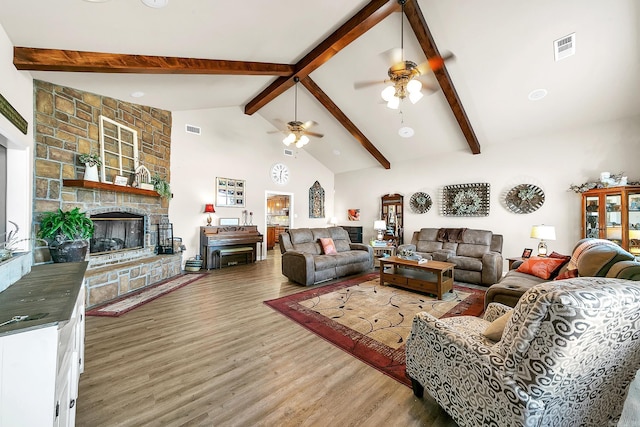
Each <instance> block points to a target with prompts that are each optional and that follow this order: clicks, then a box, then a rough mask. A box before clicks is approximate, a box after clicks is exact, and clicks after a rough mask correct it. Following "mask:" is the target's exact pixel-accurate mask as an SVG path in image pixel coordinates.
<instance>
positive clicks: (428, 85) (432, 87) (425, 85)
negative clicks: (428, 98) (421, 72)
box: [415, 78, 440, 93]
mask: <svg viewBox="0 0 640 427" xmlns="http://www.w3.org/2000/svg"><path fill="white" fill-rule="evenodd" d="M415 80H418V81H419V82H420V83H422V89H424V90H425V91H426V92H429V93H434V92H437V91H438V90H440V86H438V85H436V84H435V83H433V82H431V81H426V80H425V79H424V78H415Z"/></svg>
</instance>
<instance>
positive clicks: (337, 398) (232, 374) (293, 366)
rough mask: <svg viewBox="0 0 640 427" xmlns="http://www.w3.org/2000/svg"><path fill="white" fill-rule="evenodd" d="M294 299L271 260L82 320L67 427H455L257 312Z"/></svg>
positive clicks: (274, 316)
mask: <svg viewBox="0 0 640 427" xmlns="http://www.w3.org/2000/svg"><path fill="white" fill-rule="evenodd" d="M303 289H306V288H304V287H302V286H299V285H295V284H292V283H290V282H288V281H287V279H286V278H285V277H284V276H282V274H281V270H280V255H279V253H278V252H274V251H269V256H268V258H267V260H264V261H259V262H257V263H255V264H252V265H246V266H245V265H242V266H235V267H229V268H223V269H221V270H215V271H212V272H210V273H209V274H207V277H205V278H203V279H201V280H198V281H196V282H194V283H192V284H189V285H187V286H185V287H183V288H181V289H178V290H177V291H174V292H172V293H170V294H168V295H165V296H163V297H161V298H159V299H157V300H155V301H152V302H150V303H148V304H146V305H144V306H142V307H139V308H137V309H135V310H133V311H131V312H129V313H126V314H125V315H123V316H121V317H119V318H108V317H91V316H89V317H87V318H86V338H85V343H86V353H85V371H84V373H83V374H82V376H81V377H80V391H79V398H78V406H77V421H76V424H77V425H78V426H92V427H94V426H145V425H151V426H455V425H456V424H455V423H454V422H453V421H452V420H451V418H450V417H449V416H448V415H447V414H446V413H445V412H444V411H443V410H442V409H441V408H440V407H439V406H438V405H437V404H436V403H435V402H434V401H433V400H432V399H431V398H430V397H427V396H426V397H425V398H424V399H417V398H415V397H414V396H413V393H412V391H411V389H410V388H408V387H407V386H405V385H402V384H400V383H398V382H397V381H395V380H393V379H391V378H389V377H387V376H386V375H384V374H382V373H380V372H379V371H377V370H375V369H373V368H371V367H369V366H368V365H366V364H364V363H363V362H360V361H359V360H357V359H356V358H354V357H352V356H350V355H349V354H347V353H346V352H344V351H342V350H340V349H338V348H336V347H334V346H333V345H332V344H330V343H328V342H326V341H324V340H323V339H322V338H319V337H318V336H316V335H314V334H313V333H311V332H309V331H307V330H306V329H304V328H302V327H301V326H299V325H298V324H296V323H294V322H292V321H291V320H289V319H287V318H285V317H284V316H282V315H281V314H279V313H277V312H275V311H273V310H272V309H271V308H269V307H267V306H266V305H264V304H263V303H262V302H263V301H265V300H268V299H273V298H278V297H281V296H284V295H288V294H291V293H295V292H299V291H301V290H303Z"/></svg>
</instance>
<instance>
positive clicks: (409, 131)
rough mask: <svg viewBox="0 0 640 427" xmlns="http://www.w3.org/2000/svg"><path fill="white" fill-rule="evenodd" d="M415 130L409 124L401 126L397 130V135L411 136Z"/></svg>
mask: <svg viewBox="0 0 640 427" xmlns="http://www.w3.org/2000/svg"><path fill="white" fill-rule="evenodd" d="M414 133H415V132H414V131H413V129H411V128H410V127H409V126H403V127H401V128H400V129H399V130H398V135H400V136H401V137H403V138H411V137H412V136H413V134H414Z"/></svg>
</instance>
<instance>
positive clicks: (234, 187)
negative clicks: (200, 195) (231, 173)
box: [216, 177, 245, 208]
mask: <svg viewBox="0 0 640 427" xmlns="http://www.w3.org/2000/svg"><path fill="white" fill-rule="evenodd" d="M244 190H245V185H244V180H243V179H231V178H222V177H216V206H227V207H236V208H241V207H244Z"/></svg>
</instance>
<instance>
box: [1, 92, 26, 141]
mask: <svg viewBox="0 0 640 427" xmlns="http://www.w3.org/2000/svg"><path fill="white" fill-rule="evenodd" d="M0 113H2V115H3V116H5V117H6V118H7V119H8V120H9V121H10V122H11V123H13V125H14V126H15V127H17V128H18V129H19V130H20V132H22V133H23V134H25V135H26V134H27V130H28V128H29V124H28V123H27V121H26V120H25V119H24V117H22V115H20V113H18V110H16V109H15V108H13V105H11V104H10V103H9V101H7V98H5V97H4V96H2V95H0Z"/></svg>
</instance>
